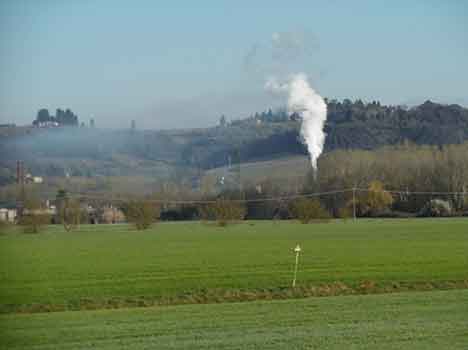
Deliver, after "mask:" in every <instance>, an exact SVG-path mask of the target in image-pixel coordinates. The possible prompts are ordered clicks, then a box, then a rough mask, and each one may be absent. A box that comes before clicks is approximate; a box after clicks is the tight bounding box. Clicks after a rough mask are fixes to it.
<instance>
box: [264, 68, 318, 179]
mask: <svg viewBox="0 0 468 350" xmlns="http://www.w3.org/2000/svg"><path fill="white" fill-rule="evenodd" d="M265 89H267V90H269V91H271V92H276V93H287V94H288V112H289V113H291V114H292V113H297V114H299V115H300V116H301V117H302V125H301V135H302V137H303V138H304V141H305V144H306V145H307V150H308V151H309V155H310V162H311V164H312V167H313V168H314V170H317V159H318V157H319V156H320V154H321V153H322V151H323V145H324V143H325V136H326V134H325V132H324V131H323V127H324V125H325V121H326V120H327V105H326V103H325V101H324V99H323V98H322V97H321V96H320V95H319V94H317V93H316V92H315V91H314V89H312V87H311V86H310V85H309V83H308V81H307V76H306V75H305V74H302V73H300V74H296V75H293V76H292V77H291V78H290V79H289V81H288V82H287V83H283V84H281V83H279V82H278V81H277V79H276V78H270V79H268V80H267V82H266V83H265Z"/></svg>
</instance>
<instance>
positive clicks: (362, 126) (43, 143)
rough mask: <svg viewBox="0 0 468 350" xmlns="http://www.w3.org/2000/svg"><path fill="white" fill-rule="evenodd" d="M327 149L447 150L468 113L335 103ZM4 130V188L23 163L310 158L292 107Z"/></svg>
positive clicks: (200, 165) (464, 134) (125, 168)
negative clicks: (241, 115) (202, 121)
mask: <svg viewBox="0 0 468 350" xmlns="http://www.w3.org/2000/svg"><path fill="white" fill-rule="evenodd" d="M327 103H328V120H327V124H326V126H325V131H326V133H327V138H326V142H325V152H328V151H332V150H336V149H365V150H371V149H375V148H379V147H381V146H385V145H394V144H401V143H405V142H410V143H414V144H429V145H446V144H458V143H462V142H464V141H465V140H468V109H466V108H463V107H461V106H459V105H441V104H437V103H433V102H430V101H427V102H425V103H423V104H422V105H419V106H417V107H414V108H410V109H408V108H405V107H402V106H384V105H381V104H380V103H379V102H371V103H363V102H362V101H360V100H358V101H355V102H351V101H350V100H344V101H336V100H329V101H327ZM2 129H5V130H0V148H1V149H2V152H1V154H0V167H1V169H0V184H2V183H3V184H5V183H11V182H12V181H13V180H14V174H15V172H14V164H15V161H16V160H17V159H22V160H24V161H25V162H27V165H28V169H30V170H31V171H32V172H34V173H35V175H43V176H63V175H65V174H69V175H71V176H98V175H102V176H114V175H118V176H133V175H145V176H153V177H174V176H175V172H177V171H179V172H180V171H181V169H182V172H185V173H186V174H191V175H194V174H195V175H196V173H197V172H200V171H203V170H206V169H211V168H215V167H219V166H223V165H228V164H236V163H239V162H241V163H242V162H247V161H255V160H268V159H272V158H275V157H278V156H285V155H305V154H306V148H305V146H304V145H303V144H302V142H301V140H300V136H299V130H300V118H299V116H297V115H292V116H290V115H288V114H287V113H286V111H285V110H283V109H280V110H277V111H271V110H269V111H266V112H262V113H256V114H254V115H252V116H250V117H248V118H245V119H240V120H234V121H231V122H223V123H220V125H218V126H215V127H212V128H205V129H187V130H184V129H181V130H166V131H155V130H134V129H128V130H109V129H97V128H84V127H82V128H79V127H78V128H77V127H74V128H67V127H60V128H51V129H38V128H22V129H20V128H16V129H19V130H20V131H21V132H14V131H12V130H11V129H9V130H7V128H2Z"/></svg>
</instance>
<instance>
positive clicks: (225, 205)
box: [201, 199, 246, 226]
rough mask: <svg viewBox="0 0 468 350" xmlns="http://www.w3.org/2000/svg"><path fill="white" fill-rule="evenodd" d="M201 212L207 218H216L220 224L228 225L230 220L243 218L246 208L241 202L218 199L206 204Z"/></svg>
mask: <svg viewBox="0 0 468 350" xmlns="http://www.w3.org/2000/svg"><path fill="white" fill-rule="evenodd" d="M201 212H202V217H203V218H204V219H205V220H216V222H217V224H218V225H219V226H226V225H227V224H228V223H229V222H233V221H237V220H243V219H244V217H245V214H246V209H245V206H244V205H243V204H242V203H240V202H234V201H231V200H227V199H218V200H216V202H215V203H213V204H210V205H208V206H205V207H204V208H203V209H202V210H201Z"/></svg>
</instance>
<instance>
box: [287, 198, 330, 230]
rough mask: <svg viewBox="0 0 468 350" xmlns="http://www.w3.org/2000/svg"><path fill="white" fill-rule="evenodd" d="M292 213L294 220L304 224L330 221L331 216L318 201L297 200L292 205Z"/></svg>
mask: <svg viewBox="0 0 468 350" xmlns="http://www.w3.org/2000/svg"><path fill="white" fill-rule="evenodd" d="M290 212H291V213H292V215H293V217H294V218H296V219H298V220H299V221H300V222H301V223H303V224H307V223H309V222H311V221H328V220H329V219H330V214H329V213H328V211H326V210H325V209H324V208H323V207H322V206H321V205H320V202H319V201H318V200H317V199H307V198H300V199H297V200H296V201H294V202H293V203H292V206H291V210H290Z"/></svg>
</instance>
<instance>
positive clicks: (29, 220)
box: [18, 211, 50, 233]
mask: <svg viewBox="0 0 468 350" xmlns="http://www.w3.org/2000/svg"><path fill="white" fill-rule="evenodd" d="M49 223H50V215H48V214H40V213H37V212H34V211H31V212H28V213H24V214H23V215H22V217H21V218H20V219H19V221H18V224H19V225H21V226H22V227H23V232H24V233H39V232H40V231H41V230H42V228H43V227H44V226H46V225H48V224H49Z"/></svg>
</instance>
